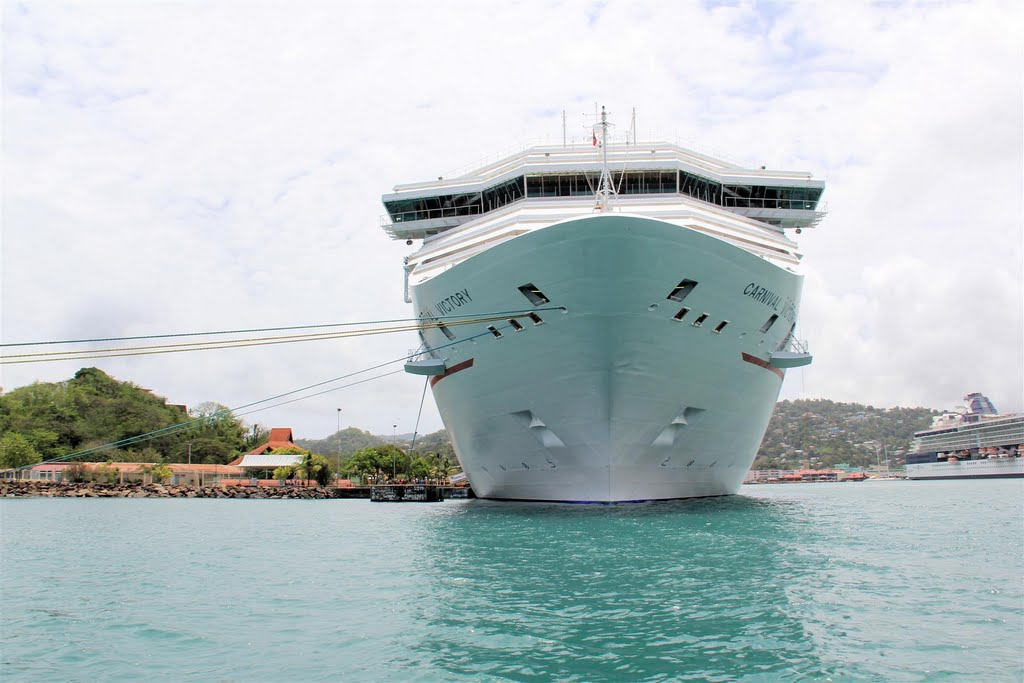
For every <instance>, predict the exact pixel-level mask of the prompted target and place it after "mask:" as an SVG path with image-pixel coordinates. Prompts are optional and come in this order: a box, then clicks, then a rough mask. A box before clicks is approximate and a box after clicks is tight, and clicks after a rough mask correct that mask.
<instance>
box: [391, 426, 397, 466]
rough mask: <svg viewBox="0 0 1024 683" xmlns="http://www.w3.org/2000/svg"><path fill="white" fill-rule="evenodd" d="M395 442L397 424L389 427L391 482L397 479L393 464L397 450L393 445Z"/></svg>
mask: <svg viewBox="0 0 1024 683" xmlns="http://www.w3.org/2000/svg"><path fill="white" fill-rule="evenodd" d="M397 441H398V425H397V424H393V425H391V479H392V480H394V479H397V478H398V465H396V464H395V456H396V455H397V453H396V451H397V450H398V446H397V445H395V444H396V442H397Z"/></svg>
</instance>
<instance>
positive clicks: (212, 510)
mask: <svg viewBox="0 0 1024 683" xmlns="http://www.w3.org/2000/svg"><path fill="white" fill-rule="evenodd" d="M1022 520H1024V480H998V481H954V482H867V483H860V484H847V483H843V484H795V485H777V486H748V487H744V488H743V490H742V492H741V495H739V496H733V497H726V498H715V499H705V500H694V501H678V502H666V503H649V504H633V505H615V506H571V505H544V504H533V505H531V504H519V503H517V504H511V503H510V504H503V503H494V502H485V501H448V502H445V503H440V504H383V503H370V502H368V501H361V500H352V501H348V500H331V501H288V500H264V501H260V500H197V499H185V500H181V499H87V500H83V499H5V500H2V501H0V525H2V529H0V531H2V533H0V552H2V555H0V571H2V574H0V588H2V593H0V610H2V616H0V625H2V634H0V679H2V680H3V681H5V682H8V681H33V682H35V681H138V680H164V681H293V680H299V681H334V680H345V681H349V680H350V681H588V682H589V681H886V682H888V681H969V682H972V683H973V682H978V681H986V682H989V681H1021V680H1022V679H1024V654H1022V652H1024V648H1022V640H1024V580H1022V577H1024V521H1022Z"/></svg>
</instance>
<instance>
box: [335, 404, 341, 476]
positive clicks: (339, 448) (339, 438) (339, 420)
mask: <svg viewBox="0 0 1024 683" xmlns="http://www.w3.org/2000/svg"><path fill="white" fill-rule="evenodd" d="M334 438H335V439H337V440H338V448H337V451H336V453H335V455H337V456H338V472H337V476H336V477H335V478H336V479H337V478H338V477H340V476H341V408H338V431H336V432H335V433H334Z"/></svg>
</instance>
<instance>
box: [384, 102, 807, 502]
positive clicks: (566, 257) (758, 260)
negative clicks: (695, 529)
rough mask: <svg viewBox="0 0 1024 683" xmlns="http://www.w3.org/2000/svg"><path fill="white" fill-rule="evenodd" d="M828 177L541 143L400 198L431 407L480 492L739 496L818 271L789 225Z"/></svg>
mask: <svg viewBox="0 0 1024 683" xmlns="http://www.w3.org/2000/svg"><path fill="white" fill-rule="evenodd" d="M823 190H824V183H823V182H821V181H820V180H815V179H813V178H812V177H811V176H810V175H809V174H807V173H798V172H788V171H774V170H766V169H765V168H764V167H762V168H760V169H750V168H741V167H739V166H735V165H732V164H730V163H727V162H725V161H721V160H719V159H715V158H712V157H710V156H706V155H704V154H699V153H696V152H693V151H690V150H687V149H683V148H682V147H679V146H676V145H674V144H669V143H665V142H652V143H639V144H638V143H636V142H635V141H629V142H617V143H612V142H609V140H608V123H607V118H606V115H605V113H604V111H603V110H602V115H601V122H600V123H599V124H597V125H596V126H595V128H594V134H593V139H592V140H589V141H588V142H587V143H586V144H582V145H578V144H573V145H562V146H539V147H533V148H531V149H527V150H525V151H523V152H520V153H518V154H514V155H512V156H509V157H507V158H504V159H501V160H500V161H497V162H494V163H491V164H488V165H486V166H483V167H482V168H479V169H477V170H476V171H474V172H472V173H468V174H465V175H461V176H459V177H456V178H443V179H442V178H438V179H437V180H436V181H430V182H424V183H417V184H411V185H399V186H397V187H395V188H394V191H393V192H392V193H390V194H385V195H384V196H383V198H382V199H383V203H384V206H385V207H386V209H387V212H388V216H387V218H386V219H385V220H384V221H383V228H384V230H385V231H386V232H387V233H388V234H389V235H390V236H391V237H393V238H395V239H401V240H407V243H408V244H412V241H413V240H422V246H421V247H420V248H419V249H418V250H416V251H415V252H414V253H412V254H411V255H410V256H408V257H406V259H405V278H406V281H405V291H406V301H408V302H409V303H412V304H413V305H414V307H415V310H416V312H417V316H418V318H419V320H420V321H421V329H420V332H419V335H420V341H421V343H422V346H421V348H420V350H419V352H418V354H417V355H416V356H415V357H414V358H413V359H411V362H410V363H409V364H408V365H407V366H406V369H407V370H408V371H410V372H414V373H418V374H425V375H432V376H431V377H430V384H431V386H432V390H433V394H434V399H435V401H436V403H437V406H438V409H439V411H440V413H441V418H442V420H443V421H444V425H445V427H446V428H447V430H448V433H449V435H450V437H451V439H452V444H453V446H454V448H455V451H456V454H457V455H458V457H459V460H460V462H461V464H462V467H463V469H464V471H465V473H466V475H467V476H468V478H469V481H470V483H471V485H472V487H473V490H474V492H475V493H476V495H477V496H478V497H481V498H492V499H507V500H509V499H510V500H537V501H566V502H619V501H639V500H652V499H673V498H689V497H698V496H717V495H725V494H733V493H736V492H737V491H738V489H739V487H740V484H741V483H742V482H743V477H744V475H745V473H746V472H747V470H748V469H749V467H750V465H751V463H752V462H753V459H754V457H755V455H756V453H757V448H758V446H759V444H760V442H761V439H762V437H763V436H764V431H765V428H766V427H767V424H768V419H769V418H770V417H771V414H772V410H773V408H774V405H775V402H776V400H777V399H778V394H779V390H780V388H781V386H782V380H783V377H784V375H785V369H786V368H788V367H796V366H799V365H805V364H807V363H809V362H810V361H811V357H810V355H809V354H808V353H807V352H806V350H805V349H804V348H803V346H802V345H800V344H799V343H798V342H797V341H796V340H795V338H794V331H795V328H796V322H797V312H798V310H799V306H800V291H801V285H802V282H803V278H802V276H801V275H799V274H798V273H797V266H798V265H799V263H800V260H801V255H800V253H799V252H798V251H797V246H796V244H795V243H794V241H793V240H792V239H791V238H790V236H789V233H791V232H793V231H795V232H797V233H799V232H800V231H801V229H804V228H809V227H812V226H815V225H817V224H818V222H819V221H820V220H821V218H822V217H823V213H822V212H821V211H819V209H818V204H819V199H820V197H821V194H822V192H823Z"/></svg>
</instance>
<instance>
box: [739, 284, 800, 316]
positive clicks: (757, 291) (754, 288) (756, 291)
mask: <svg viewBox="0 0 1024 683" xmlns="http://www.w3.org/2000/svg"><path fill="white" fill-rule="evenodd" d="M743 294H744V296H749V297H750V298H751V299H753V300H754V301H760V302H761V303H762V304H764V305H765V306H767V307H768V308H770V309H772V310H773V311H775V312H776V313H779V314H780V315H781V316H782V317H784V318H786V319H788V320H791V321H792V320H794V319H795V318H796V304H794V303H793V300H792V299H790V298H789V297H786V299H785V300H783V298H782V296H781V295H780V294H776V293H775V292H773V291H772V290H770V289H767V288H766V287H761V286H760V285H758V284H757V283H756V282H751V283H750V284H749V285H747V286H746V287H745V288H744V289H743ZM780 308H781V312H780Z"/></svg>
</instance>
